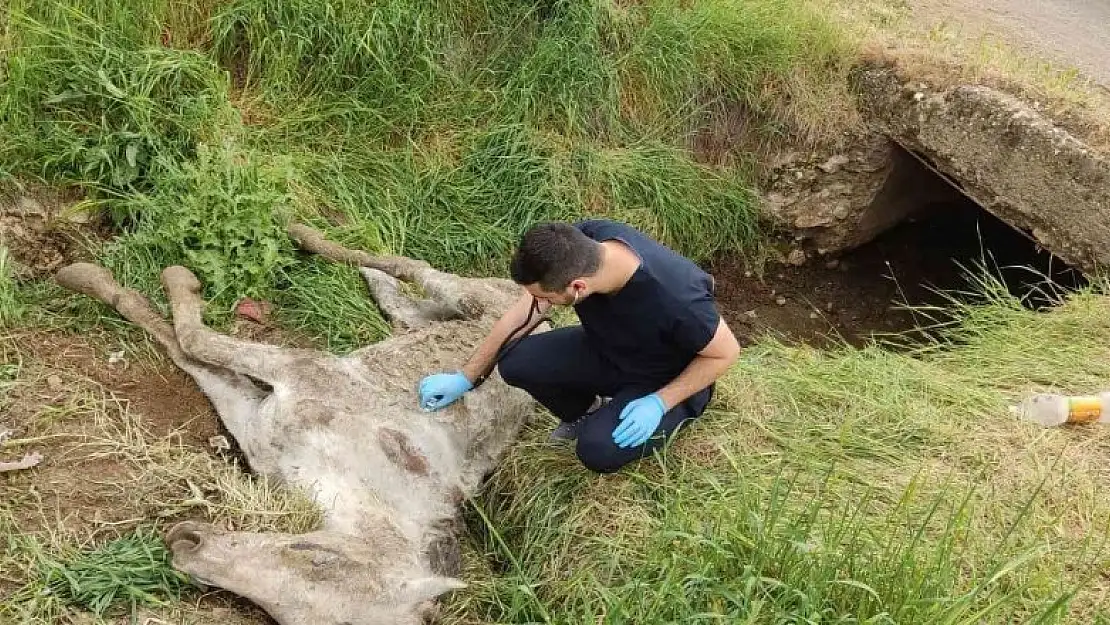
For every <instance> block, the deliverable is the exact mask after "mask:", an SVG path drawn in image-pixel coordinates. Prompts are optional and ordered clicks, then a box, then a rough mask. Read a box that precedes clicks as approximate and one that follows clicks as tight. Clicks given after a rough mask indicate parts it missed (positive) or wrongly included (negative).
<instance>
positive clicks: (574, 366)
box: [498, 326, 713, 473]
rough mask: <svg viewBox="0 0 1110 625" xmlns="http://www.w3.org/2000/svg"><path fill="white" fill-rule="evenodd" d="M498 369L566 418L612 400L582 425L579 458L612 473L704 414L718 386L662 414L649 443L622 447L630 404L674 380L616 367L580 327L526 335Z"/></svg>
mask: <svg viewBox="0 0 1110 625" xmlns="http://www.w3.org/2000/svg"><path fill="white" fill-rule="evenodd" d="M498 372H499V373H500V375H501V378H502V379H503V380H504V381H505V382H506V383H507V384H509V385H511V386H515V387H517V388H520V389H523V390H524V391H527V392H528V394H529V395H531V396H532V397H533V398H534V399H535V400H536V401H537V402H539V403H540V404H542V405H543V406H544V407H545V408H547V409H548V410H550V411H551V413H552V414H554V415H555V416H557V417H559V418H560V419H562V420H563V421H567V422H573V421H577V420H578V419H579V418H580V417H582V416H583V415H585V413H586V411H587V410H589V408H590V406H591V405H592V404H593V402H594V400H595V399H596V398H597V397H599V396H600V397H611V398H612V400H611V401H610V402H609V403H608V404H606V405H604V406H602V407H601V408H599V409H598V410H597V411H596V412H594V413H592V414H590V415H589V416H588V417H587V418H586V419H585V420H583V421H582V422H581V423H580V424H579V425H578V442H577V444H576V448H575V451H576V453H577V455H578V459H579V460H580V461H581V462H582V464H583V465H585V466H586V468H588V469H590V470H591V471H595V472H598V473H612V472H614V471H617V470H618V469H620V468H621V467H623V466H624V465H626V464H628V463H629V462H632V461H634V460H638V459H640V458H642V457H643V456H646V455H650V454H651V452H652V451H653V450H655V449H656V448H658V447H660V446H662V445H663V444H664V443H666V439H667V438H668V437H669V436H670V435H671V434H672V433H673V432H674V431H675V430H676V429H678V427H679V426H681V425H682V424H683V423H685V422H686V421H689V420H692V419H695V418H697V417H699V416H701V414H702V413H703V412H704V411H705V408H706V407H707V406H708V405H709V401H710V399H712V397H713V386H709V387H707V388H705V389H703V390H701V391H699V392H697V393H695V394H694V395H691V396H690V397H689V398H688V399H687V400H686V401H684V402H682V403H681V404H678V405H677V406H675V407H674V408H672V409H671V410H670V411H669V412H667V414H666V415H664V416H663V420H662V421H661V422H660V423H659V427H658V428H657V429H656V431H655V433H654V434H653V435H652V437H651V438H650V439H648V440H647V441H646V442H645V443H644V444H642V445H640V446H638V447H629V448H626V449H621V448H620V447H618V446H617V444H616V443H614V442H613V430H615V429H616V428H617V426H618V425H619V424H620V414H621V411H622V410H624V407H625V406H626V405H628V402H630V401H633V400H635V399H639V398H640V397H643V396H644V395H648V394H650V393H654V392H655V391H658V390H659V389H660V388H661V387H662V386H664V385H665V384H667V383H668V382H669V381H670V380H659V381H651V380H640V379H637V378H636V376H634V375H628V374H625V373H622V372H620V371H617V369H616V368H615V367H614V366H612V365H611V364H609V363H608V362H607V361H606V360H605V359H604V357H603V356H602V355H601V354H600V353H599V352H598V351H597V350H596V349H594V348H593V347H592V346H591V344H590V342H589V339H588V338H587V337H586V333H585V331H584V330H583V329H582V328H581V327H579V326H574V327H568V328H558V329H555V330H551V331H549V332H544V333H542V334H534V335H530V336H528V337H525V338H524V339H523V340H521V341H520V343H518V344H517V346H516V347H515V348H513V349H512V350H511V351H509V353H507V354H505V356H504V357H502V359H501V361H500V363H498Z"/></svg>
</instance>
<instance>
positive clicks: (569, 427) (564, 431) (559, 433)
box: [548, 419, 581, 443]
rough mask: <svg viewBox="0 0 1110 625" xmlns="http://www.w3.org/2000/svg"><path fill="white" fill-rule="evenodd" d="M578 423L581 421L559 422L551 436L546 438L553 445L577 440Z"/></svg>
mask: <svg viewBox="0 0 1110 625" xmlns="http://www.w3.org/2000/svg"><path fill="white" fill-rule="evenodd" d="M580 421H581V419H579V420H578V421H575V422H573V423H567V422H566V421H560V422H559V427H557V428H555V429H554V430H553V431H552V432H551V436H549V437H548V440H550V441H551V442H553V443H554V442H561V441H573V440H575V439H577V438H578V423H579V422H580Z"/></svg>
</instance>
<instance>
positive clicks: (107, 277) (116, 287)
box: [54, 263, 195, 369]
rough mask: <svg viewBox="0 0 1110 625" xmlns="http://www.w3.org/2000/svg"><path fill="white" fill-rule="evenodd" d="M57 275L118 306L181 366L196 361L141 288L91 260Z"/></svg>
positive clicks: (79, 289) (74, 287) (69, 285)
mask: <svg viewBox="0 0 1110 625" xmlns="http://www.w3.org/2000/svg"><path fill="white" fill-rule="evenodd" d="M54 279H55V280H56V281H57V282H58V284H60V285H62V286H63V287H65V288H67V289H69V290H71V291H77V292H78V293H83V294H85V295H88V296H89V297H92V298H94V299H97V300H99V301H101V302H103V303H105V304H107V305H109V306H111V307H112V308H114V309H115V310H116V311H117V312H119V314H121V315H123V317H124V318H125V319H127V320H128V321H130V322H131V323H133V324H135V325H137V326H139V327H140V328H142V329H143V330H145V331H146V332H147V334H150V335H151V336H152V337H154V340H155V341H157V342H158V344H159V345H161V346H162V347H163V348H164V349H165V350H166V353H167V354H168V355H169V357H170V359H171V360H173V362H174V364H176V365H177V366H179V367H181V368H182V369H188V368H189V367H190V366H193V365H195V363H193V362H191V361H190V360H189V358H188V356H186V355H185V352H183V351H181V346H180V345H178V343H177V337H176V336H175V335H174V332H173V328H171V327H170V324H168V323H166V320H165V319H163V318H162V317H161V316H160V315H159V314H158V313H157V312H155V311H154V308H153V307H152V306H151V305H150V302H149V301H148V300H147V299H146V298H145V297H143V296H142V295H141V294H140V293H139V292H138V291H135V290H134V289H125V288H123V287H122V286H120V284H119V283H118V282H116V279H115V278H113V277H112V273H111V272H110V271H108V270H107V269H105V268H103V267H100V266H97V265H92V264H89V263H74V264H72V265H68V266H66V267H62V268H61V269H59V270H58V273H57V274H55V276H54Z"/></svg>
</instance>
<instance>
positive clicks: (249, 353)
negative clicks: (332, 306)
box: [162, 266, 317, 385]
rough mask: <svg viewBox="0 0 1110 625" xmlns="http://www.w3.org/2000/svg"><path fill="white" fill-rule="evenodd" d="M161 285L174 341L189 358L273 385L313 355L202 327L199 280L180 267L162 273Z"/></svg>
mask: <svg viewBox="0 0 1110 625" xmlns="http://www.w3.org/2000/svg"><path fill="white" fill-rule="evenodd" d="M162 285H163V287H165V289H166V294H167V295H168V296H169V299H170V306H171V307H172V308H173V325H174V329H175V330H176V332H177V340H178V342H179V343H180V344H181V349H182V350H184V352H185V353H186V354H187V355H188V356H189V357H190V358H193V359H195V360H199V361H201V362H204V363H208V364H212V365H216V366H218V367H222V368H225V369H230V370H232V371H234V372H236V373H239V374H242V375H245V376H250V377H252V378H256V379H259V380H262V381H263V382H266V383H268V384H270V385H276V384H279V383H281V382H283V381H285V379H286V378H287V376H288V375H289V372H290V371H291V370H293V369H295V368H296V367H292V366H291V365H292V364H293V363H294V362H295V361H296V360H297V359H298V358H299V357H302V356H310V357H313V356H316V355H317V354H316V353H315V352H308V351H307V350H296V349H290V348H285V347H278V346H276V345H264V344H262V343H254V342H252V341H244V340H242V339H236V338H232V337H230V336H226V335H223V334H220V333H218V332H216V331H214V330H212V329H211V328H209V327H208V326H206V325H204V322H203V321H202V319H201V315H202V312H203V307H204V302H203V301H202V300H201V298H200V281H198V280H197V278H196V276H194V275H193V273H192V272H191V271H189V270H188V269H186V268H184V267H180V266H175V267H167V268H166V269H165V270H163V271H162Z"/></svg>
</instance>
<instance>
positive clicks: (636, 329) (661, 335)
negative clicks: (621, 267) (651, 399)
mask: <svg viewBox="0 0 1110 625" xmlns="http://www.w3.org/2000/svg"><path fill="white" fill-rule="evenodd" d="M576 225H577V227H578V228H579V230H581V231H582V232H583V233H584V234H586V235H587V236H589V237H590V238H591V239H594V240H595V241H598V242H604V241H607V240H617V241H620V242H621V243H624V244H625V245H626V246H628V247H629V248H630V249H631V250H632V251H634V252H635V253H636V254H637V255H638V256H639V257H640V261H641V262H640V267H639V268H638V269H637V270H636V272H635V273H634V274H633V276H632V278H631V279H630V280H629V281H628V283H627V284H625V285H624V286H623V287H622V288H621V290H620V291H618V292H616V293H612V294H603V293H595V294H593V295H591V296H590V297H587V298H586V299H585V300H583V301H581V302H579V303H578V304H577V305H576V306H575V311H576V312H577V313H578V317H579V319H580V320H581V321H582V327H583V329H584V330H585V331H586V332H587V333H588V335H589V336H590V338H591V341H593V342H595V344H596V345H597V346H598V348H599V349H600V350H601V351H602V353H603V355H604V356H605V358H606V359H608V360H609V361H610V362H611V363H612V364H613V365H614V366H615V367H617V368H618V369H619V370H620V371H621V372H622V373H623V374H624V375H625V376H627V377H628V378H629V380H630V381H636V382H643V383H645V384H648V385H650V384H660V383H665V382H667V381H669V380H671V379H672V378H674V377H675V376H676V375H678V374H679V373H680V372H681V371H682V370H683V368H685V367H686V365H687V364H689V362H690V361H691V360H692V359H693V358H694V356H695V355H696V354H697V352H699V351H700V350H701V349H702V348H703V347H705V345H706V344H708V343H709V341H710V340H711V339H712V338H713V335H714V333H715V331H716V329H717V325H718V323H719V321H720V317H719V314H718V312H717V309H716V305H715V302H714V299H713V279H712V277H710V276H709V274H707V273H706V272H704V271H702V269H701V268H700V267H698V266H697V265H696V264H695V263H693V262H692V261H690V260H689V259H687V258H685V257H683V256H682V255H680V254H678V253H676V252H674V251H673V250H671V249H669V248H667V247H666V246H664V245H662V244H660V243H658V242H657V241H655V240H653V239H652V238H650V237H648V236H646V235H645V234H643V233H641V232H640V231H638V230H636V229H635V228H632V227H630V226H627V225H625V224H621V223H617V222H613V221H608V220H588V221H583V222H580V223H578V224H576Z"/></svg>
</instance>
